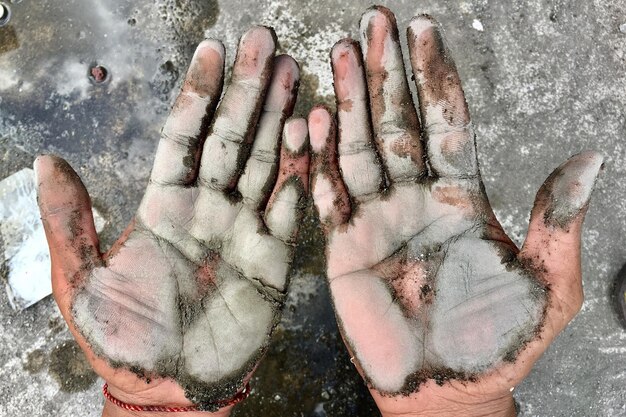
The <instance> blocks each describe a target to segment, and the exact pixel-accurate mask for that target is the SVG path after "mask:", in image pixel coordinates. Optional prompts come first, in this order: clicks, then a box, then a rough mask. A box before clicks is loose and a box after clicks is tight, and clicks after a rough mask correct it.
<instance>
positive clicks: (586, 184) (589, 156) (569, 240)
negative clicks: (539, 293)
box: [518, 151, 603, 321]
mask: <svg viewBox="0 0 626 417" xmlns="http://www.w3.org/2000/svg"><path fill="white" fill-rule="evenodd" d="M602 166H603V158H602V156H601V155H600V154H598V153H596V152H590V151H588V152H583V153H580V154H578V155H575V156H573V157H571V158H570V159H569V160H568V161H567V162H565V163H564V164H562V165H561V166H559V167H558V168H557V169H556V170H554V172H553V173H552V174H551V175H550V176H549V177H548V179H547V180H546V181H545V182H544V184H543V185H542V186H541V188H540V189H539V192H538V193H537V197H536V199H535V205H534V207H533V210H532V213H531V216H530V224H529V227H528V235H527V238H526V241H525V242H524V246H523V247H522V250H521V252H520V254H519V255H518V256H519V258H520V259H523V260H525V261H526V262H527V263H530V264H531V265H533V266H535V268H536V269H538V270H539V271H540V273H541V274H542V275H543V277H544V278H545V280H546V281H547V283H548V284H549V285H550V288H551V290H553V293H554V294H555V295H557V297H559V299H561V300H562V301H564V307H565V308H569V311H567V312H568V313H569V318H568V321H569V319H571V318H572V317H573V316H574V315H575V314H576V312H577V311H578V309H579V308H580V306H581V304H582V300H583V295H582V280H581V279H582V277H581V272H580V238H581V229H582V223H583V220H584V218H585V213H586V212H587V206H588V203H589V198H590V196H591V192H592V191H593V188H594V185H595V182H596V178H597V176H598V173H599V172H600V170H601V169H602Z"/></svg>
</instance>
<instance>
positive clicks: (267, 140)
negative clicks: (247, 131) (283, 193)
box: [237, 55, 300, 208]
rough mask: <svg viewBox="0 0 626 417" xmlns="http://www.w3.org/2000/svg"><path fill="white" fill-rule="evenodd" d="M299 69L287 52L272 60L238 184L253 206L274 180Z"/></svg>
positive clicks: (260, 201) (266, 194) (260, 202)
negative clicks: (269, 77) (250, 149)
mask: <svg viewBox="0 0 626 417" xmlns="http://www.w3.org/2000/svg"><path fill="white" fill-rule="evenodd" d="M299 79H300V69H299V68H298V64H297V63H296V61H295V60H294V59H293V58H291V57H290V56H288V55H281V56H279V57H277V58H275V60H274V74H273V75H272V81H271V83H270V86H269V89H268V93H267V98H266V99H265V104H264V105H263V112H262V113H261V117H260V119H259V127H258V129H257V132H256V137H255V139H254V143H253V144H252V151H251V152H250V158H248V162H247V163H246V168H245V170H244V172H243V175H242V176H241V178H240V179H239V183H238V184H237V187H238V189H239V192H240V193H241V195H242V196H243V198H244V200H245V201H246V202H247V203H248V204H250V205H251V206H253V207H254V208H260V207H262V206H263V205H264V204H265V203H266V202H267V199H268V197H269V195H270V192H271V190H272V186H273V185H274V180H275V179H276V168H277V162H278V149H279V144H280V136H281V134H282V132H283V126H284V124H285V120H286V119H287V118H288V117H289V116H291V113H292V112H293V106H294V105H295V102H296V97H297V91H298V81H299Z"/></svg>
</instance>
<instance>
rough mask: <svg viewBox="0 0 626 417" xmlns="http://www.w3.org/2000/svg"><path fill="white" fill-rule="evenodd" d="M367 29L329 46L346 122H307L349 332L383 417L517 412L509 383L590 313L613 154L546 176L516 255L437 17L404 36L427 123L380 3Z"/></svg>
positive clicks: (340, 317) (319, 112) (333, 283)
mask: <svg viewBox="0 0 626 417" xmlns="http://www.w3.org/2000/svg"><path fill="white" fill-rule="evenodd" d="M360 32H361V47H359V45H358V43H356V42H354V41H352V40H349V39H347V40H342V41H340V42H338V43H337V44H336V45H335V47H334V48H333V51H332V53H331V60H332V66H333V70H334V76H335V79H334V81H335V83H334V85H335V94H336V97H337V109H338V110H337V112H338V115H337V118H338V127H337V128H336V127H335V124H334V120H333V118H332V117H331V115H330V114H329V113H328V111H327V110H325V109H323V108H317V109H314V110H313V111H312V112H311V114H310V115H309V131H310V135H311V147H312V149H313V151H314V154H313V158H312V190H313V198H314V201H315V204H316V207H317V209H318V211H319V215H320V218H321V221H322V223H323V225H324V229H325V235H326V240H327V242H326V243H327V253H326V259H327V275H328V280H329V282H330V289H331V293H332V297H333V302H334V305H335V311H336V314H337V321H338V323H339V327H340V329H341V331H342V335H343V337H344V340H345V342H346V345H347V347H348V349H349V351H350V352H351V354H352V356H353V357H354V362H355V364H356V366H357V368H358V370H359V372H361V374H362V375H363V377H364V378H365V380H366V381H367V383H368V385H369V386H370V389H371V392H372V395H373V396H374V399H375V400H376V402H377V404H378V406H379V408H380V409H381V411H382V413H383V415H394V416H395V415H430V414H432V415H437V416H445V415H464V416H472V415H508V414H511V413H512V412H514V409H513V399H512V395H511V390H512V388H513V387H515V386H516V385H517V384H519V383H520V382H521V381H522V379H524V377H525V376H526V375H527V374H528V372H529V371H530V369H531V367H532V366H533V364H534V363H535V361H536V360H537V359H538V358H539V356H540V355H541V354H542V353H543V352H544V351H545V350H546V349H547V348H548V346H549V345H550V343H551V342H552V340H553V339H554V338H555V337H556V335H557V334H558V333H559V332H560V331H561V330H562V329H563V328H564V327H565V326H566V325H567V323H568V322H569V321H570V320H571V319H572V318H573V317H574V315H575V314H576V312H577V311H578V310H579V309H580V306H581V303H582V282H581V268H580V233H581V227H582V222H583V219H584V215H585V212H586V209H587V205H588V200H589V197H590V194H591V191H592V189H593V186H594V183H595V178H596V175H597V173H598V171H599V169H600V168H601V165H602V157H601V156H600V155H599V154H597V153H595V152H585V153H581V154H579V155H576V156H574V157H572V158H571V159H570V160H569V161H567V162H566V163H564V164H563V165H561V166H560V167H559V168H558V169H557V170H556V171H555V172H554V173H553V174H552V175H551V176H550V177H549V178H548V179H547V180H546V182H545V184H544V185H543V186H542V187H541V189H540V190H539V192H538V194H537V200H536V203H535V207H534V209H533V212H532V215H531V220H530V229H529V232H528V237H527V239H526V242H525V243H524V246H523V247H522V249H521V250H519V249H518V248H517V247H516V246H515V245H514V244H513V242H512V241H511V240H510V239H509V238H508V237H507V236H506V234H505V232H504V230H503V229H502V226H501V225H500V223H499V222H498V220H497V219H496V217H495V215H494V213H493V211H492V209H491V206H490V204H489V201H488V199H487V195H486V193H485V189H484V185H483V183H482V180H481V177H480V172H479V169H478V161H477V157H476V144H475V141H474V140H475V137H474V130H473V127H472V125H471V123H470V118H469V112H468V108H467V104H466V102H465V98H464V94H463V90H462V88H461V83H460V79H459V75H458V73H457V70H456V67H455V65H454V62H453V60H452V57H451V55H450V52H449V50H448V49H447V47H446V44H445V41H444V39H443V33H442V29H441V27H440V25H439V24H438V23H437V22H435V21H434V20H433V19H432V18H431V17H428V16H417V17H415V18H414V19H413V20H412V21H411V24H410V27H409V29H408V45H409V52H410V58H411V64H412V67H413V74H414V78H415V83H416V87H417V93H418V97H419V113H420V116H421V124H422V126H421V127H420V123H419V119H418V116H417V112H416V109H415V106H414V105H413V102H412V99H411V93H410V90H409V87H408V83H407V80H406V75H405V71H404V65H403V59H402V52H401V49H400V43H399V36H398V29H397V27H396V21H395V17H394V16H393V14H392V13H391V12H390V11H389V10H388V9H386V8H384V7H375V8H372V9H370V10H368V11H367V12H366V13H365V14H364V15H363V17H362V20H361V31H360ZM361 51H363V52H361ZM362 54H363V57H362ZM336 136H338V139H336Z"/></svg>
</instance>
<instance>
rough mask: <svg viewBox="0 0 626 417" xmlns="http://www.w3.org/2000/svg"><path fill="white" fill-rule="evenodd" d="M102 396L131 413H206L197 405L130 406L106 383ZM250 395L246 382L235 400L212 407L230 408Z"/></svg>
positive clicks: (221, 401) (221, 402) (219, 402)
mask: <svg viewBox="0 0 626 417" xmlns="http://www.w3.org/2000/svg"><path fill="white" fill-rule="evenodd" d="M102 394H104V398H106V399H107V400H109V401H110V402H111V403H113V404H114V405H116V406H118V407H120V408H123V409H125V410H130V411H158V412H162V413H185V412H190V411H204V410H200V408H199V406H197V405H190V406H186V407H165V406H161V405H135V404H128V403H125V402H124V401H122V400H118V399H117V398H115V397H114V396H113V394H111V393H110V392H109V384H107V383H106V382H105V383H104V386H103V387H102ZM249 395H250V382H246V385H245V386H244V387H243V390H241V391H239V392H238V393H237V394H235V396H234V397H233V398H231V399H228V400H220V401H216V402H215V403H214V404H212V406H214V407H215V409H216V410H217V409H220V408H224V407H229V406H231V405H235V404H239V403H240V402H242V401H243V400H245V399H246V398H248V396H249ZM211 408H213V407H211Z"/></svg>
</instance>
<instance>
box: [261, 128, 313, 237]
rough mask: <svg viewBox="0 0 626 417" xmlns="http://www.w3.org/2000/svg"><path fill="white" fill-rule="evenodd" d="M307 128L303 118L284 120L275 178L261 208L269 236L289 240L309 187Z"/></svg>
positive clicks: (302, 210) (296, 225) (296, 228)
mask: <svg viewBox="0 0 626 417" xmlns="http://www.w3.org/2000/svg"><path fill="white" fill-rule="evenodd" d="M308 136H309V132H308V128H307V124H306V120H304V119H291V120H289V121H288V122H287V123H286V124H285V131H284V135H283V141H282V146H281V150H280V167H279V173H278V179H277V180H276V185H275V187H274V191H273V192H272V196H271V197H270V199H269V201H268V203H267V208H266V210H265V224H266V225H267V228H268V229H269V231H270V233H271V234H272V235H273V236H276V237H277V238H279V239H280V240H282V241H283V242H286V243H288V244H293V243H294V240H295V237H296V232H297V230H298V224H299V223H300V219H301V218H302V213H303V212H304V207H305V198H306V194H307V192H308V190H309V140H308Z"/></svg>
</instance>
